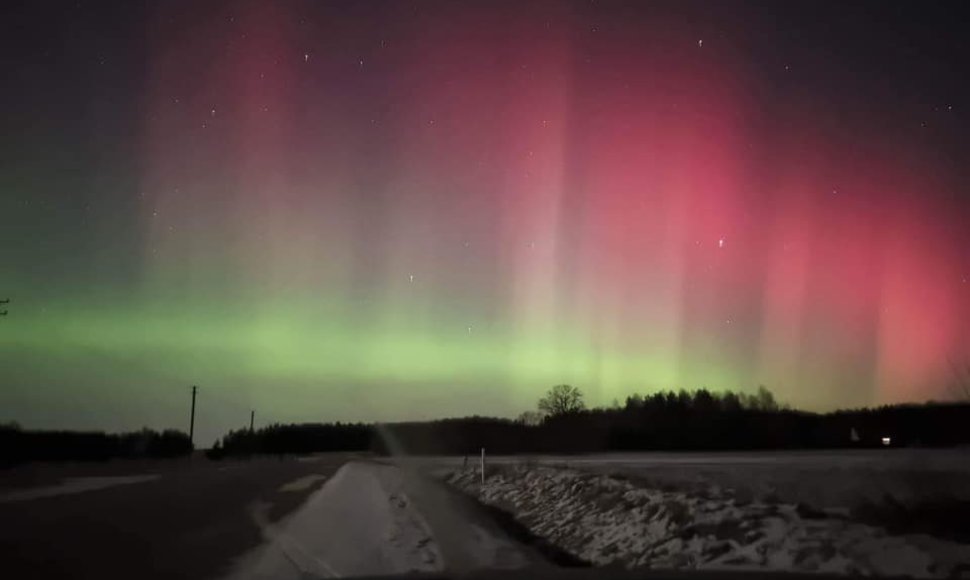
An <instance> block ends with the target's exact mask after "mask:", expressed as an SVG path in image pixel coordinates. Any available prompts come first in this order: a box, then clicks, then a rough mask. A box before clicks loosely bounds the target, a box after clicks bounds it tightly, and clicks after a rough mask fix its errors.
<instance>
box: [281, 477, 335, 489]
mask: <svg viewBox="0 0 970 580" xmlns="http://www.w3.org/2000/svg"><path fill="white" fill-rule="evenodd" d="M325 479H327V476H326V475H320V474H317V473H311V474H310V475H305V476H303V477H301V478H299V479H294V480H293V481H291V482H289V483H285V484H283V485H281V486H280V489H279V491H281V492H283V493H286V492H297V491H305V490H307V489H310V488H311V487H313V486H314V485H316V484H317V483H318V482H320V481H323V480H325Z"/></svg>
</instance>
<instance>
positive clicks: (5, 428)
mask: <svg viewBox="0 0 970 580" xmlns="http://www.w3.org/2000/svg"><path fill="white" fill-rule="evenodd" d="M0 450H2V451H0V466H10V465H16V464H18V463H24V462H27V461H104V460H108V459H121V458H128V459H135V458H162V457H179V456H183V455H188V454H190V453H192V450H193V446H192V442H191V441H190V440H189V436H188V435H186V434H185V433H183V432H181V431H175V430H172V429H167V430H164V431H161V432H159V431H153V430H151V429H142V430H141V431H135V432H131V433H104V432H101V431H88V432H82V431H39V430H27V429H22V428H20V426H19V425H17V424H16V423H9V424H6V425H0Z"/></svg>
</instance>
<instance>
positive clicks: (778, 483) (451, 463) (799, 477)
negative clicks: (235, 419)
mask: <svg viewBox="0 0 970 580" xmlns="http://www.w3.org/2000/svg"><path fill="white" fill-rule="evenodd" d="M417 461H421V462H422V463H424V464H425V465H434V466H438V467H442V468H444V467H447V468H455V467H459V466H461V465H462V464H463V463H464V459H463V458H461V457H457V458H456V457H436V458H421V459H420V460H417ZM468 461H469V463H472V464H477V463H478V458H476V457H470V458H469V460H468ZM487 463H488V464H489V465H518V464H523V463H526V464H530V465H532V464H537V465H547V466H555V467H566V468H570V469H577V470H580V471H586V472H592V473H603V474H608V475H622V476H624V477H628V478H631V479H636V480H638V481H640V482H641V483H643V484H644V485H645V486H648V487H660V488H675V489H681V490H694V489H697V490H705V489H707V488H708V487H709V486H711V485H715V486H718V487H722V488H726V489H730V490H732V492H734V493H735V494H737V495H738V496H739V497H741V498H744V499H749V500H752V501H754V500H764V501H778V500H783V501H787V502H791V503H803V504H806V505H809V506H812V507H813V508H816V509H842V510H846V511H851V510H853V509H857V508H860V507H868V506H872V505H874V504H880V503H883V502H884V501H886V500H887V499H891V501H893V502H895V503H898V504H902V505H912V504H916V503H919V502H923V501H926V500H933V499H938V498H945V499H957V500H962V501H970V450H934V449H879V450H859V451H768V452H725V453H667V452H648V453H609V454H598V455H573V456H535V457H523V456H515V457H510V456H495V457H492V456H489V457H488V458H487Z"/></svg>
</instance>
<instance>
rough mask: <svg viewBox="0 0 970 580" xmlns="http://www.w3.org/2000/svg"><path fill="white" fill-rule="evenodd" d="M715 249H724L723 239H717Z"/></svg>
mask: <svg viewBox="0 0 970 580" xmlns="http://www.w3.org/2000/svg"><path fill="white" fill-rule="evenodd" d="M717 247H719V248H723V247H724V238H721V239H719V240H718V241H717Z"/></svg>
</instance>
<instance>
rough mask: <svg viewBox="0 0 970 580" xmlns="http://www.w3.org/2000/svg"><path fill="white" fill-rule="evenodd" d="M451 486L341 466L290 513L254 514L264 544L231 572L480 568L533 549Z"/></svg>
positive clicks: (517, 560) (330, 573)
mask: <svg viewBox="0 0 970 580" xmlns="http://www.w3.org/2000/svg"><path fill="white" fill-rule="evenodd" d="M452 493H453V492H450V491H449V490H447V489H445V488H444V487H442V486H440V484H438V483H437V482H432V481H428V480H426V479H423V478H421V477H419V476H418V475H416V474H413V473H410V472H407V471H404V470H401V469H399V468H397V467H395V466H393V465H388V464H379V463H370V462H352V463H348V464H346V465H344V466H343V467H341V468H340V470H339V471H338V472H337V473H336V474H335V475H334V476H333V477H332V478H331V479H330V481H328V482H327V483H326V484H325V485H324V486H323V487H322V488H320V489H319V490H318V491H317V492H315V493H314V494H313V495H311V496H310V498H309V499H308V500H307V502H306V503H305V504H304V505H303V506H302V507H301V508H300V509H299V510H298V511H297V512H296V513H294V514H293V515H292V516H290V517H288V518H287V519H285V520H283V521H282V522H280V523H279V524H272V523H270V522H268V521H267V518H266V516H265V514H266V512H267V508H268V506H265V505H263V506H255V507H254V509H253V512H252V515H253V518H254V519H255V521H256V522H257V524H258V525H259V526H260V528H261V530H262V531H263V536H264V538H265V540H266V543H265V544H264V545H263V546H261V547H260V548H259V549H257V550H255V551H254V552H252V553H251V554H248V555H247V556H245V557H244V558H242V559H241V560H240V561H239V562H238V563H237V566H236V567H235V570H234V571H233V572H232V573H231V574H230V578H273V579H274V580H275V579H280V578H306V577H323V578H327V577H340V576H362V575H374V576H377V575H389V574H402V573H407V572H418V571H420V572H435V571H441V570H444V569H446V568H447V569H449V570H454V569H469V568H477V567H490V568H496V567H498V568H514V567H521V566H525V565H527V564H529V563H531V562H533V560H534V559H533V557H532V556H531V554H529V553H527V552H526V550H525V549H524V548H520V547H519V546H518V545H516V544H514V543H513V542H512V540H510V539H509V538H507V537H504V536H503V535H502V534H501V532H499V531H498V530H496V529H495V528H494V527H493V526H492V525H491V523H490V522H488V521H487V520H484V519H483V518H480V517H477V516H476V514H474V513H470V512H468V510H466V509H463V508H462V506H460V505H452V504H453V503H454V502H453V500H454V498H453V497H452V495H451V494H452Z"/></svg>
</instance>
